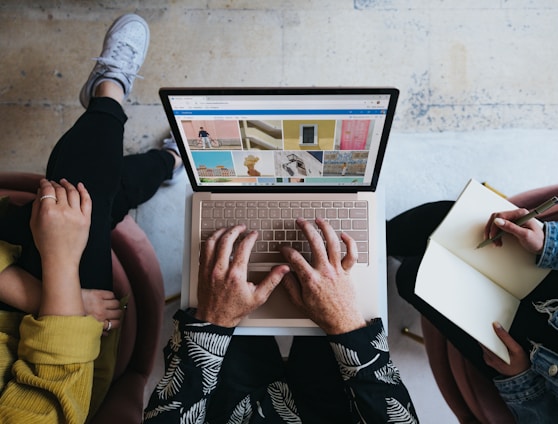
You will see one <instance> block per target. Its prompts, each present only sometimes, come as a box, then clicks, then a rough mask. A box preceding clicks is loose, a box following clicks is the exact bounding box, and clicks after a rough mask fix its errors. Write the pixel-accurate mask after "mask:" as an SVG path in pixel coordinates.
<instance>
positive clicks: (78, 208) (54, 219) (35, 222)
mask: <svg viewBox="0 0 558 424" xmlns="http://www.w3.org/2000/svg"><path fill="white" fill-rule="evenodd" d="M43 196H49V197H47V198H44V199H43V200H40V199H41V197H43ZM51 196H52V197H51ZM91 208H92V202H91V197H90V196H89V193H88V192H87V190H86V189H85V187H84V185H83V184H81V183H79V184H78V185H77V188H76V187H74V186H73V185H72V184H70V183H69V182H68V181H67V180H65V179H62V180H61V181H60V184H58V183H55V182H53V181H47V180H46V179H42V180H41V182H40V186H39V191H38V194H37V198H36V199H35V202H34V203H33V209H32V212H31V221H30V227H31V232H32V233H33V240H34V241H35V245H36V246H37V249H38V250H39V253H40V255H41V260H42V261H43V263H44V262H45V261H46V262H53V263H56V264H68V265H70V264H71V265H75V266H79V262H80V260H81V255H82V253H83V250H84V249H85V245H86V244H87V239H88V238H89V227H90V224H91Z"/></svg>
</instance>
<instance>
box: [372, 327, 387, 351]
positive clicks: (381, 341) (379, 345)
mask: <svg viewBox="0 0 558 424" xmlns="http://www.w3.org/2000/svg"><path fill="white" fill-rule="evenodd" d="M371 344H372V347H373V348H374V349H378V350H381V351H382V352H389V346H388V340H387V336H386V333H385V331H382V332H380V333H378V335H377V336H376V338H375V339H374V341H372V343H371Z"/></svg>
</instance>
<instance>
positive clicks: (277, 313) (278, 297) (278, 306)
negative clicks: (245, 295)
mask: <svg viewBox="0 0 558 424" xmlns="http://www.w3.org/2000/svg"><path fill="white" fill-rule="evenodd" d="M267 274H268V273H267V272H262V271H248V281H252V282H254V283H256V284H258V283H259V282H260V281H261V280H263V278H264V277H265V276H266V275H267ZM249 318H252V319H254V318H257V319H262V318H264V319H265V318H271V319H281V318H286V319H304V318H307V317H306V315H305V314H304V313H302V312H301V311H300V310H298V308H297V307H296V306H295V305H293V304H292V303H291V300H290V299H289V297H288V294H287V291H286V290H285V289H284V287H283V286H282V284H279V285H278V286H277V287H276V288H275V290H273V293H271V296H269V299H267V302H266V303H264V304H263V305H262V306H260V307H259V308H258V309H256V310H255V311H254V312H252V313H251V314H250V315H249Z"/></svg>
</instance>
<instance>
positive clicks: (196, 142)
mask: <svg viewBox="0 0 558 424" xmlns="http://www.w3.org/2000/svg"><path fill="white" fill-rule="evenodd" d="M159 93H160V97H161V100H162V102H163V106H164V109H165V112H166V114H167V117H168V119H169V123H170V125H171V128H172V132H173V135H174V137H175V139H176V141H177V143H178V146H179V148H180V151H181V154H182V158H183V159H184V163H185V167H186V171H187V174H188V177H189V179H190V183H191V185H192V188H193V191H194V195H193V197H192V206H191V208H192V212H191V223H186V224H187V227H188V231H187V233H188V234H189V239H188V240H187V241H186V243H189V245H188V246H186V247H189V248H190V249H189V250H190V252H191V258H190V261H185V262H186V265H185V268H184V271H185V273H187V275H185V276H184V287H183V296H182V306H195V305H196V302H197V284H195V282H197V275H198V266H199V263H198V260H199V251H200V246H201V245H202V243H203V242H204V239H205V238H207V237H208V235H209V234H211V233H212V232H213V231H215V229H217V228H221V227H225V226H231V225H235V224H238V223H244V224H246V226H247V228H248V229H249V230H257V231H258V232H259V234H260V238H259V239H258V242H257V243H256V246H255V247H254V249H253V255H252V257H251V261H250V265H249V273H250V275H249V278H250V279H251V280H252V281H258V279H261V275H263V273H265V272H267V271H268V270H269V269H270V268H271V266H273V264H276V263H282V262H283V263H284V259H283V258H282V257H281V255H280V254H278V248H279V246H280V245H281V244H284V243H289V244H290V245H291V246H293V247H295V248H296V249H297V250H299V251H300V252H302V253H303V255H305V256H306V257H308V259H310V253H309V252H308V243H306V241H305V239H304V237H302V235H301V234H302V233H301V232H300V231H299V230H298V229H297V227H296V225H294V221H295V220H296V218H297V217H298V216H302V217H304V218H306V219H308V220H313V219H315V218H316V217H318V216H322V217H324V218H326V219H327V220H328V221H329V222H330V223H331V224H332V225H333V226H334V228H335V229H336V231H338V232H341V231H345V232H347V233H349V234H350V235H351V236H353V238H355V239H356V240H357V243H358V246H359V263H358V264H357V265H355V267H354V268H353V273H352V275H353V280H354V282H355V285H356V289H357V293H358V299H359V301H360V306H361V309H362V311H363V313H364V314H365V317H366V318H373V317H378V316H379V317H382V318H383V319H384V320H386V318H387V310H386V309H387V307H386V305H385V290H386V288H385V283H386V282H385V281H378V278H377V268H378V266H377V261H378V255H377V241H376V240H377V236H378V234H382V235H383V228H378V223H377V220H376V219H375V218H376V217H377V213H378V206H381V207H383V205H378V199H377V196H376V188H377V183H378V178H379V174H380V169H381V165H382V161H383V157H384V152H385V149H386V144H387V141H388V136H389V131H390V128H391V124H392V121H393V117H394V112H395V106H396V103H397V97H398V90H397V89H394V88H194V89H192V88H162V89H161V90H160V92H159ZM382 217H383V211H382ZM381 225H383V220H382V222H381ZM382 242H383V237H382ZM190 282H194V283H193V284H190ZM318 333H319V331H317V328H316V326H315V324H314V323H313V322H312V321H310V320H309V319H307V318H306V317H304V316H303V315H301V313H300V312H299V311H297V310H296V309H295V308H294V306H293V305H292V304H291V303H290V301H289V300H288V299H287V297H286V293H285V292H283V290H282V288H281V286H279V287H278V288H277V289H276V290H275V291H274V293H273V294H272V296H271V297H270V299H269V300H268V302H267V303H266V304H265V305H263V306H262V307H261V308H259V309H258V310H257V311H255V312H254V313H253V314H251V315H250V316H248V317H247V318H246V319H245V320H243V321H242V322H241V324H240V325H239V328H237V334H318Z"/></svg>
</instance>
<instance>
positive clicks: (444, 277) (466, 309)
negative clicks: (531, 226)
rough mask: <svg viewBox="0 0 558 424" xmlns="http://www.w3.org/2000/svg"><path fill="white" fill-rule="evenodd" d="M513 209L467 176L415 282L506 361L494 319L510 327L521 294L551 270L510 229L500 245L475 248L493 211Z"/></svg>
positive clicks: (444, 311) (437, 306)
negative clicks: (461, 190) (462, 188)
mask: <svg viewBox="0 0 558 424" xmlns="http://www.w3.org/2000/svg"><path fill="white" fill-rule="evenodd" d="M513 209H517V207H516V206H515V205H513V204H512V203H510V202H509V201H508V200H506V199H504V198H503V197H501V196H500V195H498V194H496V193H495V192H493V191H492V190H490V189H488V188H486V187H484V186H483V185H482V184H480V183H478V182H477V181H475V180H471V181H469V183H468V184H467V186H466V187H465V189H464V190H463V192H462V193H461V195H460V196H459V198H458V199H457V202H456V203H455V204H454V205H453V207H452V209H451V210H450V211H449V213H448V215H447V216H446V218H444V221H442V223H441V224H440V225H439V227H438V228H437V229H436V231H434V233H432V235H431V236H430V239H429V241H428V247H427V249H426V252H425V254H424V257H423V260H422V262H421V264H420V268H419V272H418V275H417V281H416V286H415V293H416V294H417V295H418V296H419V297H421V298H422V299H423V300H424V301H426V302H427V303H429V304H430V305H431V306H432V307H433V308H435V309H437V310H438V311H439V312H440V313H441V314H442V315H444V316H445V317H446V318H448V319H449V320H450V321H452V322H453V323H454V324H456V325H457V326H458V327H460V328H461V329H463V330H464V331H465V332H467V333H468V334H469V335H471V336H472V337H474V338H475V339H477V340H478V341H479V342H480V343H482V344H483V345H484V346H486V347H487V348H488V349H490V350H491V351H493V352H494V353H496V354H497V355H498V356H499V357H500V358H502V359H503V360H504V361H506V362H507V363H509V361H510V358H509V354H508V350H507V348H506V346H505V345H504V344H503V343H502V341H501V340H500V339H499V338H498V336H496V333H495V332H494V330H493V328H492V323H493V322H494V321H498V322H499V323H500V324H502V327H504V328H505V329H506V330H509V329H510V326H511V324H512V322H513V318H514V316H515V313H516V312H517V308H518V307H519V303H520V301H521V299H523V298H524V297H525V296H527V295H528V294H529V293H530V292H531V291H532V290H533V289H534V288H535V287H536V286H537V285H538V284H539V283H540V282H541V281H542V280H543V279H544V277H546V275H548V273H549V272H550V270H548V269H542V268H538V267H537V265H536V259H535V255H534V254H531V253H529V252H527V251H526V250H525V249H523V248H522V247H521V245H520V244H519V242H518V241H517V239H515V238H514V237H513V236H510V235H504V236H503V238H502V242H503V246H502V247H500V248H494V247H492V246H486V247H483V248H480V249H477V248H476V246H477V245H478V244H479V243H480V242H481V241H482V240H483V234H484V227H485V225H486V223H487V222H488V219H489V218H490V215H491V214H492V213H493V212H501V211H506V210H513ZM541 225H542V224H541Z"/></svg>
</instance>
